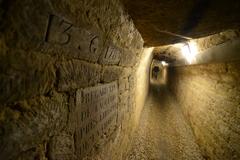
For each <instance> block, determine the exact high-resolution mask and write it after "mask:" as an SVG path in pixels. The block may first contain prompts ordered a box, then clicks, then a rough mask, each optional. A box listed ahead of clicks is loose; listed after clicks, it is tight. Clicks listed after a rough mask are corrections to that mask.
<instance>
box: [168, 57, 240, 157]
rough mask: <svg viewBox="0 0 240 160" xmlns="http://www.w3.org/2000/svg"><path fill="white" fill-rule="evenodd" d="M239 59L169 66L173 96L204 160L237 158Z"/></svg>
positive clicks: (239, 122) (239, 154) (239, 147)
mask: <svg viewBox="0 0 240 160" xmlns="http://www.w3.org/2000/svg"><path fill="white" fill-rule="evenodd" d="M239 68H240V62H239V61H236V62H231V63H216V64H207V65H195V66H186V67H176V68H170V70H169V74H170V77H169V80H171V81H170V82H169V83H170V88H171V91H172V92H173V93H174V94H175V95H176V98H177V99H178V102H179V103H180V105H181V108H182V110H183V112H184V115H185V117H186V119H187V120H188V121H189V123H190V124H191V127H192V129H193V131H194V134H195V137H196V141H197V143H198V144H199V146H200V148H201V150H202V154H203V156H204V157H205V158H206V159H222V160H225V159H239V158H240V152H239V151H240V134H239V133H240V128H239V124H240V120H239V117H240V97H239V95H240V88H239V86H240V70H239Z"/></svg>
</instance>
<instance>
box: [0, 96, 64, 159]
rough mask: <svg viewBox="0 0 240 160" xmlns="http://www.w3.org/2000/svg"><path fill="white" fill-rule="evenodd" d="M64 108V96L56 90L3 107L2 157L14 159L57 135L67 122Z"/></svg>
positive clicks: (0, 154)
mask: <svg viewBox="0 0 240 160" xmlns="http://www.w3.org/2000/svg"><path fill="white" fill-rule="evenodd" d="M1 108H2V107H1ZM67 111H68V107H67V98H66V97H65V96H62V95H60V94H58V93H51V95H50V98H48V97H44V96H40V97H36V98H33V99H30V100H26V101H21V102H19V103H17V104H15V105H10V106H6V107H4V108H2V109H1V119H0V125H1V139H0V150H1V152H0V157H1V159H16V158H17V157H18V155H19V154H20V153H21V152H25V151H28V150H31V149H33V148H36V147H37V146H38V145H40V144H42V143H43V142H44V141H47V140H48V139H49V137H50V136H53V135H55V134H57V133H58V132H59V131H60V130H61V129H63V128H64V127H65V125H66V122H67V114H68V112H67ZM33 156H34V154H33ZM28 158H30V157H28ZM32 158H34V157H32Z"/></svg>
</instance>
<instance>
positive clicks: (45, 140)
mask: <svg viewBox="0 0 240 160" xmlns="http://www.w3.org/2000/svg"><path fill="white" fill-rule="evenodd" d="M0 22H1V23H0V82H1V83H0V159H4V160H8V159H14V160H16V159H18V160H28V159H29V160H30V159H31V160H32V159H42V160H45V159H49V160H70V159H71V160H72V159H78V160H79V159H82V158H83V157H89V158H92V159H104V160H107V159H111V160H112V159H114V160H116V159H124V153H126V149H127V144H128V142H129V139H130V136H131V133H132V131H133V126H135V122H137V120H136V119H135V118H136V116H135V114H136V111H137V110H138V109H137V108H138V106H136V97H135V96H134V95H135V89H136V80H137V78H136V75H135V73H136V71H137V66H138V63H137V62H139V61H140V58H141V53H142V51H143V40H142V38H141V36H140V34H139V33H138V31H137V30H136V29H135V27H134V25H133V23H132V21H131V19H130V17H129V16H128V15H127V14H126V13H125V11H124V9H123V7H122V5H121V4H120V3H119V2H118V1H115V0H114V1H112V0H68V1H65V0H58V1H54V0H41V1H36V0H14V1H8V0H1V1H0ZM145 73H146V72H145ZM140 105H141V104H140ZM133 119H134V120H133Z"/></svg>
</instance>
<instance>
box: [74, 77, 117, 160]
mask: <svg viewBox="0 0 240 160" xmlns="http://www.w3.org/2000/svg"><path fill="white" fill-rule="evenodd" d="M117 106H118V86H117V82H116V81H115V82H112V83H108V84H102V85H99V86H95V87H89V88H86V89H83V90H78V91H77V93H76V110H77V126H76V144H79V145H76V152H77V155H78V157H83V156H84V155H86V154H87V153H88V152H89V151H90V150H91V149H92V148H93V146H94V145H95V144H96V143H97V142H98V140H99V138H100V137H102V136H103V135H108V134H111V133H110V131H111V128H114V127H115V125H116V117H117Z"/></svg>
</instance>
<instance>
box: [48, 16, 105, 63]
mask: <svg viewBox="0 0 240 160" xmlns="http://www.w3.org/2000/svg"><path fill="white" fill-rule="evenodd" d="M99 38H100V37H99V36H98V35H95V34H93V33H92V32H91V31H89V30H87V29H84V28H79V27H76V26H74V24H72V23H71V22H70V21H68V20H65V19H63V18H61V17H58V16H56V15H50V16H49V19H48V25H47V30H46V34H45V42H47V43H48V44H51V45H54V46H55V47H56V46H59V47H62V48H63V51H64V52H67V53H70V55H74V57H79V58H83V59H90V60H92V59H93V61H96V60H97V59H98V57H99V54H100V52H99V50H100V48H101V43H100V42H101V41H100V40H99ZM64 49H65V50H64ZM58 50H59V48H58Z"/></svg>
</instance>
